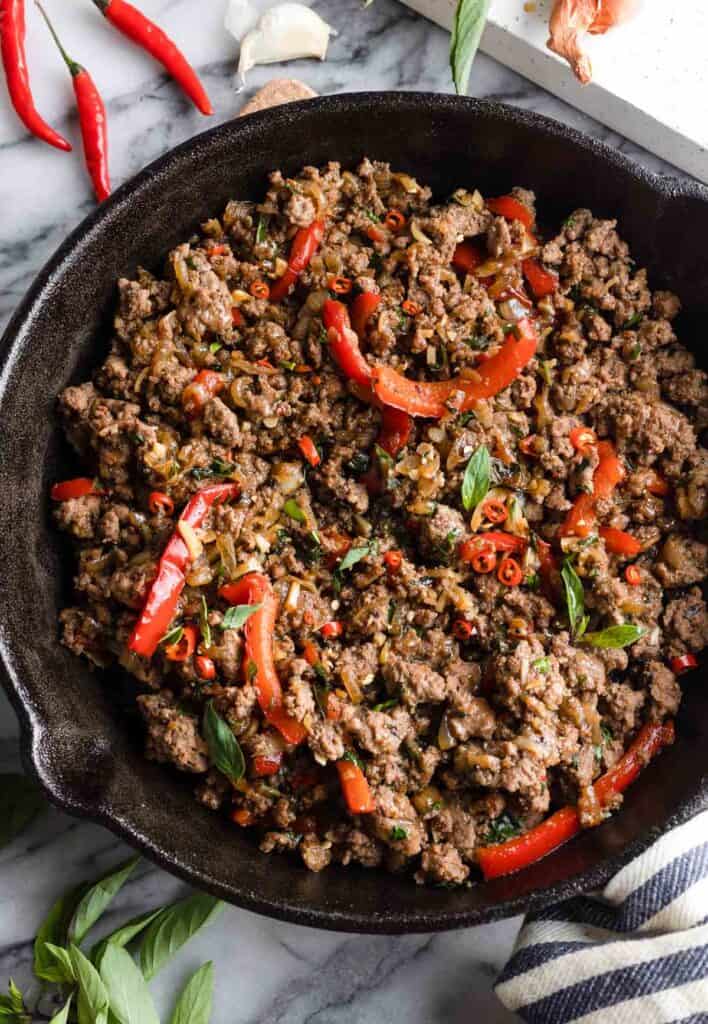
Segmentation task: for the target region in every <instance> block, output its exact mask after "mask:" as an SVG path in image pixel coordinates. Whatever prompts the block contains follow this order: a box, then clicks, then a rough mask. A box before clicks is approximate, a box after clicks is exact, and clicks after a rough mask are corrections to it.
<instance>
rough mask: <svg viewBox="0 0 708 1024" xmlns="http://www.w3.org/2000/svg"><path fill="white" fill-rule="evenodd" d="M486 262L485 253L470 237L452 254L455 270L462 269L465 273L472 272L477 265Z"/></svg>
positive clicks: (479, 265)
mask: <svg viewBox="0 0 708 1024" xmlns="http://www.w3.org/2000/svg"><path fill="white" fill-rule="evenodd" d="M483 263H484V254H483V252H482V250H481V248H480V247H479V246H478V245H476V244H475V243H474V242H470V241H469V239H465V240H464V242H460V244H459V245H458V246H457V248H456V249H455V251H454V253H453V254H452V265H453V267H454V268H455V270H461V271H462V273H463V274H471V273H472V272H473V271H474V270H476V269H477V267H481V266H482V264H483Z"/></svg>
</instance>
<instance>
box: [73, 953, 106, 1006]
mask: <svg viewBox="0 0 708 1024" xmlns="http://www.w3.org/2000/svg"><path fill="white" fill-rule="evenodd" d="M69 952H70V954H71V962H72V964H73V967H74V974H75V975H76V980H77V982H78V986H79V998H78V1003H77V1010H78V1017H79V1024H108V1010H109V1007H110V1000H109V998H108V992H107V991H106V986H105V985H104V984H103V981H102V980H101V976H100V974H99V973H98V971H97V970H96V968H95V967H94V966H93V964H92V963H91V961H90V960H87V959H86V957H85V956H84V954H83V953H82V952H81V950H80V949H79V947H78V946H74V945H72V946H70V947H69Z"/></svg>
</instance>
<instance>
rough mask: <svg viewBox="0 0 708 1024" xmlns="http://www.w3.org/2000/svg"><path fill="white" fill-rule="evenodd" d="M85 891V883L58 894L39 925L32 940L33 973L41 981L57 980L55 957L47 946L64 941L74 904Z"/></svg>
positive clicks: (60, 943) (60, 944)
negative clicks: (62, 894) (60, 894)
mask: <svg viewBox="0 0 708 1024" xmlns="http://www.w3.org/2000/svg"><path fill="white" fill-rule="evenodd" d="M85 892H86V885H79V886H77V887H76V888H75V889H72V890H71V892H68V893H66V895H64V896H60V897H59V899H58V900H57V901H56V903H55V904H54V906H53V907H52V909H51V910H50V911H49V913H48V914H47V916H46V918H45V919H44V921H43V922H42V924H41V925H40V928H39V931H38V932H37V936H36V938H35V940H34V964H33V969H34V973H35V974H36V976H37V977H38V978H41V979H42V980H43V981H52V982H55V981H57V980H58V978H57V977H56V975H57V965H56V959H55V957H54V956H53V955H52V954H51V952H49V949H48V946H50V945H54V946H63V945H64V944H65V942H66V938H67V932H68V930H69V922H70V921H71V918H72V917H73V915H74V910H75V909H76V906H77V904H78V902H79V900H80V899H81V897H82V896H83V894H84V893H85Z"/></svg>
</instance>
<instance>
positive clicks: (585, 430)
mask: <svg viewBox="0 0 708 1024" xmlns="http://www.w3.org/2000/svg"><path fill="white" fill-rule="evenodd" d="M568 440H569V441H570V443H571V444H572V446H573V448H575V450H576V452H580V454H581V455H589V453H590V452H591V451H592V449H593V448H594V447H595V445H596V444H597V434H596V433H595V431H594V430H591V429H590V427H573V429H572V430H571V432H570V433H569V434H568Z"/></svg>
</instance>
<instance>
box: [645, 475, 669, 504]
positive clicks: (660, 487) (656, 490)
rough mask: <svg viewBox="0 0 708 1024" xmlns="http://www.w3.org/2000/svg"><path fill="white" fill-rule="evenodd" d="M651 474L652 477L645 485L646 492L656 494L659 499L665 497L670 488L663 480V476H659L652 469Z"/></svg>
mask: <svg viewBox="0 0 708 1024" xmlns="http://www.w3.org/2000/svg"><path fill="white" fill-rule="evenodd" d="M651 473H652V475H651V479H650V480H649V483H648V484H647V490H648V491H649V493H650V494H656V495H657V496H658V497H660V498H663V497H665V496H666V495H667V494H668V493H669V491H670V490H671V488H670V487H669V485H668V483H667V482H666V480H664V478H663V476H660V475H659V473H657V472H656V470H655V469H653V470H652V471H651Z"/></svg>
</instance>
